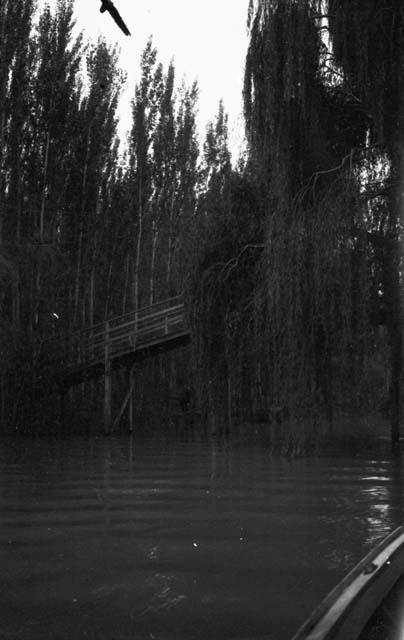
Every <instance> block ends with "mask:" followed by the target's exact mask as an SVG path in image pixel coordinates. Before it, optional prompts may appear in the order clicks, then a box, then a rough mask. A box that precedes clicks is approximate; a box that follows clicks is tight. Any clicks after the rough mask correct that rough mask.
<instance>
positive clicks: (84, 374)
mask: <svg viewBox="0 0 404 640" xmlns="http://www.w3.org/2000/svg"><path fill="white" fill-rule="evenodd" d="M189 339H190V330H189V325H188V321H187V317H186V313H185V309H184V302H183V298H182V296H177V297H174V298H170V299H168V300H163V301H162V302H158V303H156V304H153V305H151V306H149V307H145V308H142V309H138V310H137V311H133V312H130V313H126V314H124V315H121V316H117V317H114V318H111V319H109V320H106V321H105V322H100V323H98V324H95V325H93V326H91V327H89V328H88V329H85V330H84V331H80V332H77V333H75V334H72V335H66V336H63V337H62V338H61V337H58V338H56V337H55V338H54V339H53V340H50V341H49V342H48V343H46V344H45V345H44V349H43V354H42V358H41V359H42V364H41V365H40V367H39V371H40V372H41V373H40V376H39V378H40V379H38V383H39V384H41V383H42V384H43V385H47V384H49V381H50V379H51V378H52V379H53V380H56V382H57V384H58V386H59V388H60V389H67V388H68V387H71V386H73V385H75V384H79V383H81V382H83V381H85V380H90V379H92V378H94V377H97V376H103V377H104V422H105V426H106V427H105V428H106V430H109V429H110V425H111V385H112V377H111V374H112V370H113V369H117V368H120V367H125V368H126V369H127V370H128V371H129V372H130V374H131V380H130V382H129V390H128V397H127V398H126V400H125V402H124V406H123V407H121V410H120V415H122V412H123V410H124V409H125V407H126V404H127V403H128V401H129V400H131V392H132V390H133V386H134V382H133V365H134V364H135V362H136V361H138V360H140V359H142V358H146V357H149V356H150V355H152V354H153V353H156V352H159V351H160V352H161V351H167V350H169V349H172V348H175V347H178V346H180V345H183V344H186V343H188V342H189ZM119 417H120V416H119ZM118 420H119V419H118Z"/></svg>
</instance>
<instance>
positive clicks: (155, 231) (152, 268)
mask: <svg viewBox="0 0 404 640" xmlns="http://www.w3.org/2000/svg"><path fill="white" fill-rule="evenodd" d="M152 233H153V239H152V254H151V263H150V283H149V304H150V305H152V304H153V302H154V272H155V267H156V249H157V241H158V236H159V230H158V228H157V223H156V221H153V230H152Z"/></svg>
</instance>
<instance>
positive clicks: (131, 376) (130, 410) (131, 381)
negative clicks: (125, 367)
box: [128, 367, 135, 433]
mask: <svg viewBox="0 0 404 640" xmlns="http://www.w3.org/2000/svg"><path fill="white" fill-rule="evenodd" d="M134 386H135V371H134V368H133V367H132V368H131V369H130V371H129V388H130V389H131V393H130V396H129V405H128V422H129V432H130V433H132V432H133V429H134V425H133V409H134V407H133V389H134Z"/></svg>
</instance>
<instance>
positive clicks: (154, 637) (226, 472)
mask: <svg viewBox="0 0 404 640" xmlns="http://www.w3.org/2000/svg"><path fill="white" fill-rule="evenodd" d="M372 455H373V457H372V456H370V455H363V456H359V457H358V456H357V457H344V456H342V455H339V456H333V457H320V458H307V459H300V460H285V459H280V458H276V457H271V455H270V454H269V452H268V451H267V450H265V448H262V447H261V446H259V445H258V444H254V443H250V444H248V443H246V442H244V443H243V442H240V441H234V442H232V441H228V440H227V441H219V440H215V439H212V440H211V441H189V442H179V441H176V440H174V439H171V440H170V439H168V438H162V437H161V438H150V439H149V440H147V441H145V440H143V441H140V440H138V439H137V438H136V437H134V438H120V439H118V438H116V439H115V438H111V439H102V438H100V439H84V438H83V439H74V440H63V441H45V440H33V441H31V440H29V441H28V440H23V441H18V440H14V441H12V442H2V443H1V453H0V505H1V529H0V562H1V564H0V567H1V577H0V589H1V597H0V637H1V638H2V639H4V640H5V639H10V640H11V639H12V640H20V639H21V640H22V639H23V640H37V639H38V640H39V639H41V640H42V639H48V638H49V639H50V640H59V639H60V640H62V639H69V640H70V639H72V640H76V639H78V640H81V639H84V638H87V639H88V638H90V639H92V640H129V639H133V640H192V639H201V640H219V639H220V640H227V639H228V640H230V639H234V640H236V639H237V640H242V639H243V640H245V639H246V638H266V639H273V640H283V639H287V638H290V637H291V635H293V633H294V631H295V630H296V629H297V627H298V626H299V624H301V623H302V621H303V620H304V618H305V617H306V616H307V615H308V614H309V613H310V611H311V609H312V608H313V607H314V606H315V605H316V604H318V602H319V600H320V599H321V598H322V597H323V596H324V595H325V594H326V593H327V592H328V591H329V589H331V588H332V587H333V586H334V585H335V583H336V582H337V581H338V579H339V578H341V577H342V576H343V575H344V574H345V573H346V572H347V571H348V570H349V569H350V568H351V567H352V566H353V565H354V564H355V563H356V562H357V561H358V560H359V559H360V558H361V557H362V555H363V554H364V553H365V552H366V551H368V550H369V549H370V548H371V547H372V546H373V545H374V543H375V542H376V541H378V540H379V539H380V538H381V537H383V536H384V535H385V534H387V533H388V532H390V531H391V530H393V529H394V528H395V527H396V526H398V525H399V524H401V522H402V519H403V484H402V477H401V463H400V461H398V460H397V459H395V460H394V459H391V458H390V456H389V454H388V453H384V454H383V453H380V454H377V455H375V454H372Z"/></svg>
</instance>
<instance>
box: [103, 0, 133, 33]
mask: <svg viewBox="0 0 404 640" xmlns="http://www.w3.org/2000/svg"><path fill="white" fill-rule="evenodd" d="M100 11H101V13H104V11H108V13H109V14H110V15H111V16H112V18H113V19H114V20H115V22H116V24H117V25H118V27H119V28H120V29H122V31H123V32H124V34H125V36H130V31H129V29H128V27H127V26H126V24H125V23H124V21H123V20H122V18H121V16H120V13H119V11H118V9H117V8H116V7H115V5H114V3H113V2H112V0H101V8H100Z"/></svg>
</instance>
